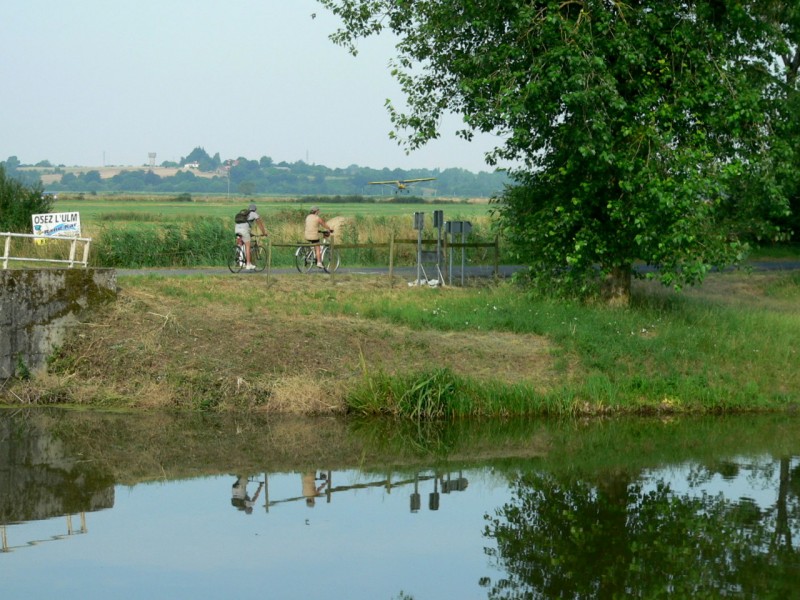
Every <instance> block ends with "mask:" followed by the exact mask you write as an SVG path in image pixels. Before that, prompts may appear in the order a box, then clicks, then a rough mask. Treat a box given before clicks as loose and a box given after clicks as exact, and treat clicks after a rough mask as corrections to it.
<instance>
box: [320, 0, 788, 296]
mask: <svg viewBox="0 0 800 600" xmlns="http://www.w3.org/2000/svg"><path fill="white" fill-rule="evenodd" d="M320 2H321V3H322V4H323V5H324V6H326V7H327V8H329V9H330V10H332V11H333V13H334V14H336V15H338V16H339V17H340V18H341V19H342V21H343V27H342V29H340V30H339V31H338V32H336V33H334V34H333V35H332V39H333V40H334V41H335V42H337V43H339V44H342V45H345V46H346V47H348V48H349V49H350V50H351V51H352V52H356V51H357V40H358V39H359V38H362V37H366V36H369V35H374V34H378V33H380V32H381V31H384V30H390V31H392V32H393V33H394V34H396V35H397V36H398V38H399V42H398V44H397V52H398V56H397V58H396V59H395V60H394V62H393V73H394V75H395V76H396V78H397V79H398V81H399V82H400V84H401V87H402V91H403V94H404V96H405V98H404V100H405V103H406V106H405V107H404V108H402V109H398V108H396V106H395V105H393V104H391V103H390V104H389V110H390V114H391V118H392V120H393V123H394V126H395V129H396V131H397V134H398V135H399V136H401V138H402V139H404V140H405V142H406V143H407V145H408V147H409V148H410V149H414V148H417V147H419V146H421V145H423V144H425V143H426V142H427V141H429V140H431V139H434V138H436V137H437V136H438V135H439V132H438V123H439V122H440V119H441V118H442V116H443V115H444V114H445V113H447V112H455V113H458V114H460V115H462V116H463V120H464V128H463V130H462V131H461V132H460V135H462V136H463V137H465V138H467V139H469V138H470V137H471V135H472V134H473V133H474V132H475V131H481V132H495V133H498V134H500V135H501V136H502V139H503V140H504V141H503V143H502V145H499V146H498V147H497V148H495V149H494V150H493V151H492V152H490V153H489V154H488V155H487V161H488V162H489V163H490V164H496V163H497V162H498V161H501V160H506V161H514V162H515V163H516V164H518V165H519V167H518V168H517V169H516V171H515V175H516V179H517V182H516V183H517V185H515V186H513V187H509V188H508V189H507V191H506V192H505V193H504V194H503V195H502V197H501V198H500V205H499V213H500V216H501V220H502V224H503V228H504V231H505V233H506V234H507V236H508V238H509V239H510V240H511V242H512V243H513V244H514V246H515V247H516V249H517V251H518V254H519V257H520V258H521V259H522V260H525V261H527V262H528V263H529V264H531V265H532V266H533V267H535V269H533V273H534V275H535V277H536V278H538V279H539V280H541V281H542V282H544V283H546V285H548V286H550V288H551V289H552V286H553V283H554V281H555V282H561V283H563V284H565V285H568V286H571V289H572V290H573V291H581V292H588V291H590V290H591V289H593V287H594V284H596V283H597V282H599V281H605V282H607V283H610V285H609V287H608V288H606V292H607V295H608V297H609V298H618V299H619V300H620V301H621V302H623V303H624V302H625V301H626V300H627V298H628V294H629V291H630V279H631V276H632V274H634V273H635V271H634V270H633V269H632V267H633V265H634V264H635V263H636V262H637V261H643V262H644V263H647V264H649V265H653V266H656V267H658V271H657V273H658V277H659V278H660V280H661V281H662V282H663V283H664V284H671V285H675V286H681V285H685V284H693V283H697V282H699V281H702V279H703V277H704V275H705V274H706V273H707V272H708V270H709V269H710V268H712V266H723V265H726V264H730V263H732V262H736V261H737V260H739V259H740V258H742V256H743V254H744V252H745V250H746V248H747V245H746V243H747V241H748V240H749V239H753V238H764V237H770V236H774V235H776V233H777V232H776V230H775V228H774V226H773V225H772V223H773V222H774V217H775V216H777V215H782V214H785V213H786V212H787V205H786V201H785V198H784V194H783V192H784V190H783V189H782V187H781V184H780V182H779V181H778V179H777V172H778V167H779V166H780V165H781V164H783V163H784V161H785V159H786V156H787V154H786V153H787V152H789V150H788V148H789V144H787V143H785V141H784V140H783V139H781V138H779V137H777V136H776V135H775V134H776V128H777V123H778V121H779V119H780V114H781V113H780V110H779V109H780V106H781V102H782V101H784V100H785V98H786V95H785V93H784V88H785V87H786V84H785V82H783V81H782V79H781V77H780V70H779V68H780V66H779V64H778V63H779V57H780V56H782V54H781V53H782V51H787V50H788V48H790V47H791V44H789V45H788V46H787V43H786V42H787V40H786V37H785V36H784V35H783V33H782V30H781V27H780V22H782V21H785V20H786V15H785V14H781V13H780V10H779V9H781V8H785V7H786V6H787V3H785V2H768V3H766V2H761V3H760V2H743V1H741V0H706V1H695V2H682V3H672V2H662V1H657V0H637V1H633V2H631V1H628V2H619V1H615V0H573V1H570V2H563V1H560V0H558V1H552V0H540V1H530V0H524V1H523V0H473V1H470V2H457V3H453V2H441V1H440V0H420V1H416V2H395V1H393V0H320ZM771 219H772V220H771ZM597 265H599V267H600V269H599V271H598V270H597ZM598 274H599V275H600V277H597V275H598Z"/></svg>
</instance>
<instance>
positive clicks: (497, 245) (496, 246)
mask: <svg viewBox="0 0 800 600" xmlns="http://www.w3.org/2000/svg"><path fill="white" fill-rule="evenodd" d="M499 277H500V236H499V235H496V236H494V279H495V281H497V279H498V278H499Z"/></svg>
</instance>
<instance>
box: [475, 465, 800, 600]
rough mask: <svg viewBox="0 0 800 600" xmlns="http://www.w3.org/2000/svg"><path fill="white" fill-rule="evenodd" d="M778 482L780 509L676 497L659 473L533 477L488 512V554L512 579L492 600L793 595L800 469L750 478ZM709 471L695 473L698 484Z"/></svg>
mask: <svg viewBox="0 0 800 600" xmlns="http://www.w3.org/2000/svg"><path fill="white" fill-rule="evenodd" d="M774 470H777V472H778V473H779V476H778V478H777V480H778V490H777V496H776V500H775V502H774V504H772V505H770V506H767V507H760V506H759V505H758V504H757V503H756V502H755V501H754V500H752V499H749V498H742V499H737V498H730V497H727V498H726V497H724V496H723V495H722V494H714V493H708V492H706V491H700V492H699V493H697V494H695V493H684V492H680V493H679V492H675V491H673V490H672V488H671V485H670V483H668V482H667V481H665V480H664V478H663V477H662V478H661V479H659V480H658V481H655V482H654V483H653V484H650V483H647V484H644V483H642V478H640V477H637V476H636V475H634V474H633V473H626V472H620V471H616V472H611V473H603V474H602V476H599V477H596V478H591V479H590V478H576V477H570V476H557V475H553V474H552V473H547V472H532V473H526V474H522V475H519V476H517V477H516V478H515V479H514V480H513V482H512V484H511V487H512V499H511V501H509V502H508V503H507V504H505V505H504V506H502V507H501V508H500V509H498V510H497V511H496V514H495V515H486V517H485V518H486V521H487V526H486V529H485V532H484V534H485V536H486V537H487V538H490V539H493V540H494V541H495V542H496V547H489V548H486V552H487V554H488V555H489V556H490V557H492V561H493V562H494V563H495V564H494V565H493V566H495V567H497V568H498V570H499V571H501V572H503V571H504V572H505V573H506V576H505V577H503V578H501V579H498V580H495V581H490V580H489V579H488V578H486V579H484V581H483V582H482V583H483V584H484V585H485V586H486V587H487V588H488V589H489V597H490V598H537V597H543V598H586V597H591V598H610V597H622V596H635V597H647V598H652V597H661V596H674V597H719V596H734V597H759V598H761V597H776V598H777V597H780V598H788V597H793V596H795V595H796V593H797V581H798V580H797V576H798V575H799V574H800V559H798V547H797V542H796V541H795V542H793V535H794V536H795V540H796V539H797V538H796V536H797V532H798V526H799V523H800V502H798V491H800V490H799V488H800V466H794V467H793V468H792V461H791V460H790V459H789V458H782V459H778V460H774V461H773V460H771V461H768V464H764V465H760V466H759V468H757V469H753V472H752V473H751V474H750V477H756V478H758V477H761V478H768V477H769V476H770V473H771V472H772V471H774ZM713 474H714V473H713V471H712V470H709V469H707V468H703V469H701V473H694V481H693V483H694V485H700V484H702V483H704V482H707V481H709V480H710V477H711V476H712V475H713Z"/></svg>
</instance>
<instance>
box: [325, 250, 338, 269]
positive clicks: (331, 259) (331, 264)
mask: <svg viewBox="0 0 800 600" xmlns="http://www.w3.org/2000/svg"><path fill="white" fill-rule="evenodd" d="M339 258H340V257H339V251H338V250H336V249H334V248H331V247H330V246H323V247H322V264H323V265H325V270H326V271H328V272H329V273H333V272H334V271H335V270H336V269H338V268H339Z"/></svg>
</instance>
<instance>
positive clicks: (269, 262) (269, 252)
mask: <svg viewBox="0 0 800 600" xmlns="http://www.w3.org/2000/svg"><path fill="white" fill-rule="evenodd" d="M271 272H272V240H271V239H268V240H267V283H269V276H270V273H271Z"/></svg>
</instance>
